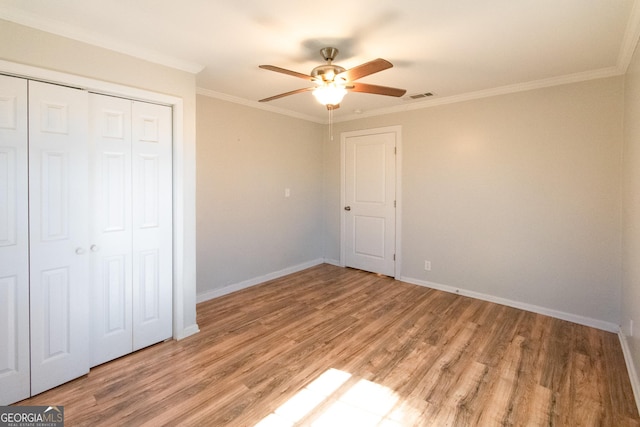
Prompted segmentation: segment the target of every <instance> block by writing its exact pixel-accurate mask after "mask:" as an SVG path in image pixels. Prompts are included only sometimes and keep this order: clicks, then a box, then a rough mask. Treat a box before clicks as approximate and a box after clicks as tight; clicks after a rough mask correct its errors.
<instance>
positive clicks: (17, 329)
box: [0, 76, 31, 405]
mask: <svg viewBox="0 0 640 427" xmlns="http://www.w3.org/2000/svg"><path fill="white" fill-rule="evenodd" d="M27 147H28V146H27V80H25V79H20V78H16V77H8V76H0V405H7V404H9V403H12V402H16V401H18V400H21V399H24V398H26V397H29V395H30V381H31V376H30V373H29V222H28V219H29V218H28V198H27V195H28V194H29V187H28V168H27V165H28V153H27Z"/></svg>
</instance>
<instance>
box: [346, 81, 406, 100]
mask: <svg viewBox="0 0 640 427" xmlns="http://www.w3.org/2000/svg"><path fill="white" fill-rule="evenodd" d="M347 90H349V91H351V92H362V93H373V94H375V95H387V96H397V97H400V96H402V95H404V94H405V93H407V91H406V89H398V88H395V87H388V86H378V85H370V84H367V83H352V84H350V85H349V86H347Z"/></svg>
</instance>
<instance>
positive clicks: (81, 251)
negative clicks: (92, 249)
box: [76, 248, 85, 255]
mask: <svg viewBox="0 0 640 427" xmlns="http://www.w3.org/2000/svg"><path fill="white" fill-rule="evenodd" d="M84 253H85V250H84V249H83V248H76V255H82V254H84Z"/></svg>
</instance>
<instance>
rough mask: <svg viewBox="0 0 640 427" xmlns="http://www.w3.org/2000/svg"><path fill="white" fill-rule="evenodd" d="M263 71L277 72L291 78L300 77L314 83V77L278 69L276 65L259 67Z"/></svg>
mask: <svg viewBox="0 0 640 427" xmlns="http://www.w3.org/2000/svg"><path fill="white" fill-rule="evenodd" d="M259 67H260V68H262V69H263V70H269V71H275V72H276V73H282V74H287V75H289V76H293V77H298V78H301V79H304V80H309V81H312V80H313V77H311V76H308V75H306V74H302V73H299V72H297V71H291V70H287V69H286V68H280V67H276V66H275V65H259Z"/></svg>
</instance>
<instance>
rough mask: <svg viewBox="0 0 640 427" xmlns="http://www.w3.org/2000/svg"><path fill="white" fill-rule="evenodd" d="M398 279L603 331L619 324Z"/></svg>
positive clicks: (480, 294)
mask: <svg viewBox="0 0 640 427" xmlns="http://www.w3.org/2000/svg"><path fill="white" fill-rule="evenodd" d="M399 280H401V281H403V282H407V283H411V284H413V285H419V286H425V287H427V288H433V289H438V290H440V291H445V292H451V293H454V294H458V295H463V296H467V297H471V298H476V299H480V300H483V301H489V302H494V303H496V304H502V305H506V306H509V307H514V308H519V309H521V310H526V311H531V312H533V313H538V314H544V315H545V316H551V317H555V318H556V319H562V320H567V321H569V322H573V323H577V324H579V325H585V326H590V327H592V328H596V329H602V330H603V331H608V332H614V333H617V332H618V329H619V326H618V325H616V324H615V323H611V322H605V321H603V320H598V319H592V318H590V317H584V316H580V315H577V314H572V313H566V312H563V311H558V310H553V309H550V308H546V307H541V306H538V305H533V304H527V303H524V302H521V301H514V300H510V299H506V298H500V297H496V296H493V295H487V294H483V293H480V292H474V291H469V290H466V289H460V288H456V287H454V286H448V285H443V284H440V283H434V282H428V281H426V280H420V279H414V278H412V277H401V278H400V279H399Z"/></svg>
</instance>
